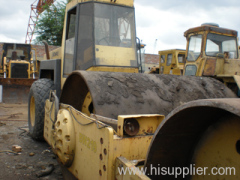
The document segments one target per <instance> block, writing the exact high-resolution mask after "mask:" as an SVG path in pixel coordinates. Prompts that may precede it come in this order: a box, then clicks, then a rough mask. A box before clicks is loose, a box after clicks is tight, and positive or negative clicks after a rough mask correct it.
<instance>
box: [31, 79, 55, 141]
mask: <svg viewBox="0 0 240 180" xmlns="http://www.w3.org/2000/svg"><path fill="white" fill-rule="evenodd" d="M50 90H55V85H54V83H53V81H52V80H50V79H38V80H37V81H35V82H34V83H33V84H32V86H31V88H30V91H29V96H28V127H29V134H30V136H31V137H32V138H33V139H34V140H37V141H43V140H44V138H43V127H44V115H45V101H46V100H47V99H48V98H49V93H50ZM32 97H33V98H34V104H35V116H34V117H35V123H34V125H32V123H31V118H30V106H31V98H32Z"/></svg>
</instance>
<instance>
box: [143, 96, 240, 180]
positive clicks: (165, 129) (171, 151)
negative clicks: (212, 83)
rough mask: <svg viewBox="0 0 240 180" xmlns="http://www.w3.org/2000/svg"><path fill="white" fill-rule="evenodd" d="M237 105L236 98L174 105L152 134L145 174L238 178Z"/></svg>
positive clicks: (215, 179)
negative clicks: (174, 107) (179, 105)
mask: <svg viewBox="0 0 240 180" xmlns="http://www.w3.org/2000/svg"><path fill="white" fill-rule="evenodd" d="M239 107H240V100H239V99H227V98H225V99H211V100H198V101H192V102H190V103H187V104H185V105H183V106H181V107H178V108H176V109H175V110H174V111H172V112H171V113H170V114H169V115H168V116H167V117H166V119H165V120H164V121H163V122H162V123H161V124H160V126H159V127H158V129H157V131H156V133H155V134H154V137H153V139H152V142H151V144H150V146H149V150H148V154H147V158H146V162H145V167H146V168H147V173H146V174H148V175H149V177H150V178H151V179H163V180H165V179H166V180H171V179H176V178H177V179H191V180H195V179H200V180H201V179H207V180H218V179H239V178H240V173H239V172H238V171H239V169H240V164H239V161H240V134H239V132H240V109H239ZM174 170H175V172H174ZM180 171H181V172H180ZM183 171H184V172H183ZM166 172H167V173H166ZM177 173H179V174H177Z"/></svg>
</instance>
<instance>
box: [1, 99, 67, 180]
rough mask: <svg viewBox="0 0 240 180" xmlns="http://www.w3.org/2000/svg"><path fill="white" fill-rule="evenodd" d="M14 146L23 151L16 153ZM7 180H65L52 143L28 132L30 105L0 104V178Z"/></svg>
mask: <svg viewBox="0 0 240 180" xmlns="http://www.w3.org/2000/svg"><path fill="white" fill-rule="evenodd" d="M14 145H18V146H20V147H21V148H22V151H21V152H19V153H16V152H13V151H12V147H13V146H14ZM52 167H54V170H53V171H52V172H51V169H53V168H52ZM49 173H50V174H49ZM46 174H48V175H46ZM43 175H45V176H43ZM5 179H11V180H22V179H30V180H31V179H42V180H48V179H51V180H61V179H63V177H62V173H61V168H60V166H59V164H58V162H57V160H56V157H55V155H54V154H53V153H52V151H51V149H50V147H49V145H48V144H47V143H46V142H37V141H34V140H32V139H31V137H30V136H29V135H28V122H27V104H4V103H0V180H5Z"/></svg>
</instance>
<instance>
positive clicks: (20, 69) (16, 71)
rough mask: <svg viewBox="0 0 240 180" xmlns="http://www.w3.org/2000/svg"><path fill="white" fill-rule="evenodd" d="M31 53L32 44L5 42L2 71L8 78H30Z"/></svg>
mask: <svg viewBox="0 0 240 180" xmlns="http://www.w3.org/2000/svg"><path fill="white" fill-rule="evenodd" d="M31 54H32V52H31V45H30V44H16V43H4V44H3V52H2V57H1V67H2V69H1V70H0V72H1V71H2V73H4V74H5V75H4V77H8V78H30V68H31V67H30V66H31V64H30V60H31ZM4 69H5V70H4ZM2 73H0V74H2Z"/></svg>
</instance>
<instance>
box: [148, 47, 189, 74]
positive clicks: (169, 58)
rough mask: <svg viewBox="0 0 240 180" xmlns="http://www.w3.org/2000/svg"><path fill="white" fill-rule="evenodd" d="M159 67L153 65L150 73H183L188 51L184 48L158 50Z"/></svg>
mask: <svg viewBox="0 0 240 180" xmlns="http://www.w3.org/2000/svg"><path fill="white" fill-rule="evenodd" d="M158 54H159V67H153V68H151V70H150V72H149V73H150V74H174V75H183V69H184V65H185V54H186V51H185V50H183V49H169V50H163V51H158Z"/></svg>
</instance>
